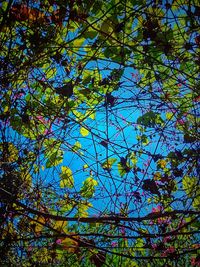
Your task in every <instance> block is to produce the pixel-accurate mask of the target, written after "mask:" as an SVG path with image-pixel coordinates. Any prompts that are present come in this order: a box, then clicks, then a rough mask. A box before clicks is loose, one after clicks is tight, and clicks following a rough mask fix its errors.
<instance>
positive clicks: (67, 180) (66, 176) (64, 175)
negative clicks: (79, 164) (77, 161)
mask: <svg viewBox="0 0 200 267" xmlns="http://www.w3.org/2000/svg"><path fill="white" fill-rule="evenodd" d="M61 171H62V172H61V174H60V179H61V180H60V187H61V188H64V187H68V188H73V186H74V178H73V174H72V171H71V169H70V168H69V167H65V166H62V167H61Z"/></svg>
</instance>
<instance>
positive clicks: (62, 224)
mask: <svg viewBox="0 0 200 267" xmlns="http://www.w3.org/2000/svg"><path fill="white" fill-rule="evenodd" d="M66 226H67V222H66V221H56V223H55V224H54V226H53V228H54V229H56V230H57V231H60V232H63V231H64V230H65V229H64V228H65V227H66Z"/></svg>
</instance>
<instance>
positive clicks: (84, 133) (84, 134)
mask: <svg viewBox="0 0 200 267" xmlns="http://www.w3.org/2000/svg"><path fill="white" fill-rule="evenodd" d="M80 133H81V135H82V136H87V135H88V134H89V131H88V130H87V129H86V128H84V127H81V128H80Z"/></svg>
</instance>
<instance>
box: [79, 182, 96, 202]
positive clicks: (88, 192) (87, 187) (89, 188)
mask: <svg viewBox="0 0 200 267" xmlns="http://www.w3.org/2000/svg"><path fill="white" fill-rule="evenodd" d="M97 185H98V182H97V181H96V180H95V179H93V178H92V177H88V178H87V179H86V180H85V181H84V182H83V186H82V187H81V191H80V192H81V196H82V197H85V198H91V197H92V196H93V195H94V192H95V186H97Z"/></svg>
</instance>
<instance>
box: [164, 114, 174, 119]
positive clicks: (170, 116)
mask: <svg viewBox="0 0 200 267" xmlns="http://www.w3.org/2000/svg"><path fill="white" fill-rule="evenodd" d="M173 116H174V115H173V113H172V112H167V113H166V118H167V119H168V120H171V119H172V118H173Z"/></svg>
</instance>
